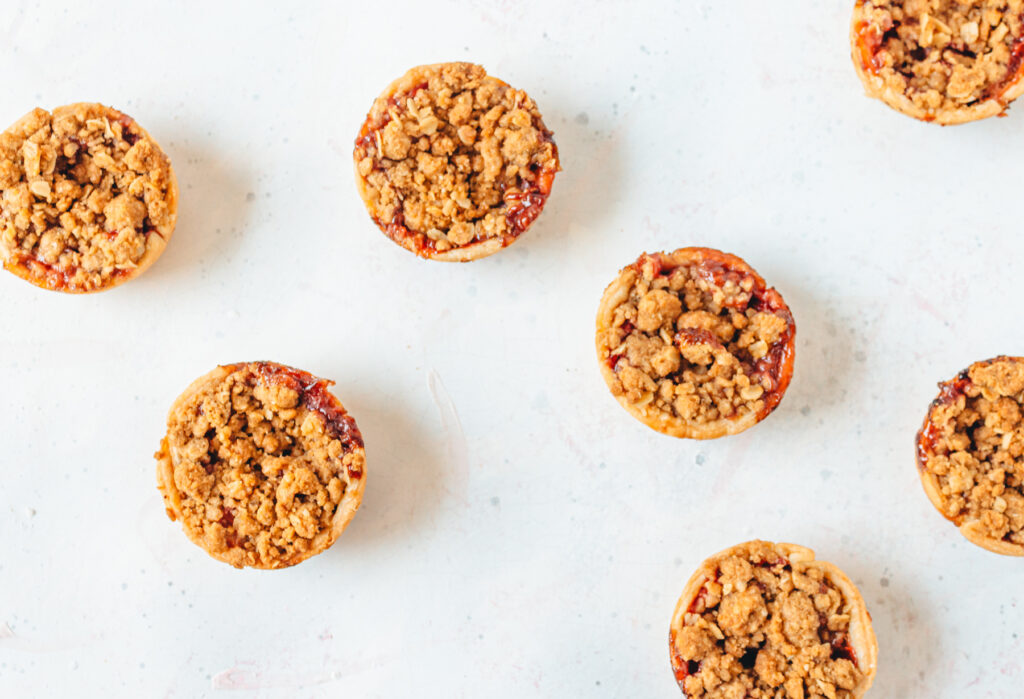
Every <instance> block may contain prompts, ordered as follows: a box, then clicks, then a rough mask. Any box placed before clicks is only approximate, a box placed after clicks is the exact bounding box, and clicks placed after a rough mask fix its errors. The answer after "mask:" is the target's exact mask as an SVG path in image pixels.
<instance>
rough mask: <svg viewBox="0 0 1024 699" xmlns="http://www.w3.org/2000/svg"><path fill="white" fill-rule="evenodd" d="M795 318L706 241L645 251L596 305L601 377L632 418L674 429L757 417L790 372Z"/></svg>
mask: <svg viewBox="0 0 1024 699" xmlns="http://www.w3.org/2000/svg"><path fill="white" fill-rule="evenodd" d="M795 338H796V324H795V323H794V322H793V315H792V314H791V313H790V311H789V307H788V306H786V303H785V301H783V300H782V296H781V295H780V294H779V292H777V291H776V290H775V289H773V288H769V287H768V286H767V285H766V284H765V281H764V279H762V278H761V276H760V275H758V274H757V272H755V271H754V270H753V269H752V268H751V267H750V265H748V264H747V263H746V262H744V261H743V260H742V259H740V258H739V257H736V256H735V255H730V254H728V253H724V252H720V251H718V250H712V249H711V248H681V249H679V250H676V251H675V252H671V253H654V254H650V255H649V254H646V253H645V254H643V255H641V256H640V258H639V259H638V260H637V261H636V262H634V263H633V264H631V265H629V266H627V267H625V268H623V269H622V271H621V272H619V276H618V278H617V279H616V280H615V281H613V282H612V283H611V284H610V285H609V286H608V288H607V289H605V292H604V296H603V297H602V298H601V305H600V307H599V309H598V312H597V334H596V344H597V356H598V359H599V361H600V366H601V372H602V374H603V375H604V379H605V382H606V383H607V384H608V388H610V389H611V392H612V394H613V395H614V396H615V397H616V398H617V399H618V401H619V403H621V404H622V406H623V407H624V408H625V409H626V410H627V411H629V413H630V414H631V415H633V417H635V418H637V419H638V420H640V421H641V422H643V423H644V424H645V425H647V426H648V427H651V428H653V429H655V430H658V431H659V432H663V433H665V434H668V435H671V436H673V437H688V438H692V439H714V438H716V437H722V436H724V435H730V434H736V433H738V432H742V431H743V430H745V429H747V428H749V427H751V426H753V425H755V424H757V423H758V422H759V421H761V420H762V419H763V418H764V417H766V416H767V415H768V414H769V413H770V412H772V411H773V410H774V409H775V407H776V406H777V405H778V404H779V401H781V400H782V396H783V394H784V393H785V392H786V388H787V387H788V386H789V381H790V378H791V377H792V375H793V354H794V342H795Z"/></svg>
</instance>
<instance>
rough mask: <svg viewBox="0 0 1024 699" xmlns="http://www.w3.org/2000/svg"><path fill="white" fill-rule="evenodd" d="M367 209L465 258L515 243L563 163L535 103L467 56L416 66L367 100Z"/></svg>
mask: <svg viewBox="0 0 1024 699" xmlns="http://www.w3.org/2000/svg"><path fill="white" fill-rule="evenodd" d="M353 157H354V159H355V169H356V184H357V186H358V188H359V194H360V195H361V196H362V198H363V201H364V203H365V204H366V208H367V210H368V211H369V212H370V216H371V218H373V220H374V222H375V223H376V224H377V226H378V227H380V229H381V231H383V232H384V234H385V235H387V236H388V237H389V238H391V239H392V240H393V241H395V242H396V243H398V244H399V245H401V246H402V247H404V248H406V249H407V250H411V251H412V252H414V253H416V254H417V255H420V256H422V257H426V258H429V259H433V260H444V261H449V262H452V261H455V262H466V261H469V260H475V259H478V258H481V257H485V256H487V255H490V254H492V253H494V252H497V251H498V250H501V249H502V248H504V247H506V246H508V245H510V244H511V243H513V242H514V241H515V240H516V239H517V238H519V236H520V235H522V234H523V232H524V231H526V229H527V228H529V227H530V226H531V225H532V224H533V222H534V220H535V219H536V218H537V216H539V215H540V212H541V210H542V209H543V208H544V203H545V202H546V201H547V198H548V195H549V194H550V193H551V185H552V183H553V182H554V180H555V173H556V172H558V170H559V164H558V148H557V147H556V146H555V142H554V140H553V139H552V136H551V131H549V130H548V128H547V127H546V126H545V125H544V121H543V120H542V119H541V115H540V111H539V110H538V109H537V105H536V103H535V102H534V101H533V99H531V98H530V96H529V95H527V94H526V93H525V92H523V91H522V90H517V89H515V88H513V87H511V86H509V85H508V84H506V83H504V82H502V81H501V80H498V79H497V78H494V77H491V76H489V75H487V73H486V71H484V69H483V68H481V67H480V66H478V65H474V64H472V63H438V64H435V65H426V66H419V67H416V68H413V69H412V70H410V71H409V72H407V73H406V74H405V75H403V76H402V77H401V78H399V79H398V80H396V81H395V82H393V83H391V85H389V86H388V88H387V89H386V90H384V92H383V94H381V96H380V97H378V98H377V100H376V101H375V102H374V103H373V106H372V107H371V108H370V113H369V114H368V115H367V117H366V121H365V123H364V124H363V127H362V129H361V130H360V131H359V136H358V138H357V139H356V144H355V151H354V153H353Z"/></svg>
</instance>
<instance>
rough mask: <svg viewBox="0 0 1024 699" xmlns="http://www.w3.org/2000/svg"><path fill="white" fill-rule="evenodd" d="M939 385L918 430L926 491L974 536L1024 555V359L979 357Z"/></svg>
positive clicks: (980, 542) (996, 547)
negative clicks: (976, 360)
mask: <svg viewBox="0 0 1024 699" xmlns="http://www.w3.org/2000/svg"><path fill="white" fill-rule="evenodd" d="M939 388H940V391H939V395H938V397H937V398H936V399H935V400H934V401H932V404H931V407H930V408H929V410H928V416H927V417H926V418H925V421H924V425H923V426H922V427H921V431H920V432H918V434H917V467H918V473H919V475H920V476H921V483H922V484H923V485H924V490H925V492H926V493H927V494H928V498H929V499H930V500H931V501H932V504H933V505H935V507H936V509H938V511H939V512H941V513H942V514H943V515H944V516H945V517H946V518H947V519H949V520H950V521H951V522H953V524H955V525H956V526H957V527H959V528H960V531H961V533H963V535H964V536H966V537H967V538H968V539H969V540H970V541H971V542H972V543H975V544H977V545H978V546H981V547H983V548H986V549H988V550H989V551H994V552H996V553H1001V554H1005V555H1009V556H1024V416H1022V410H1024V358H1022V357H996V358H995V359H989V360H986V361H982V362H975V363H974V364H972V365H971V366H969V367H968V368H967V369H965V370H964V371H962V372H960V373H959V374H958V375H957V376H956V377H955V378H953V379H951V380H949V381H946V382H944V383H941V384H939Z"/></svg>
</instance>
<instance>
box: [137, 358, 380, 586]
mask: <svg viewBox="0 0 1024 699" xmlns="http://www.w3.org/2000/svg"><path fill="white" fill-rule="evenodd" d="M198 384H199V385H196V384H193V386H192V387H190V389H189V390H188V391H186V393H185V394H184V395H183V396H182V397H181V398H179V400H178V401H177V402H176V403H175V404H174V407H173V408H172V410H171V415H170V418H169V420H168V431H167V436H166V437H165V438H164V441H163V444H162V445H161V450H160V452H158V453H157V459H158V462H159V467H158V480H159V482H160V488H161V491H162V492H163V493H164V499H165V502H166V504H167V513H168V515H169V516H170V517H171V519H172V520H173V519H181V521H182V525H183V527H184V529H185V532H186V534H188V536H189V538H191V539H192V540H193V541H195V542H196V543H197V544H199V545H200V546H202V547H203V548H205V549H206V550H207V551H208V552H209V553H210V555H211V556H213V557H215V558H218V559H220V560H223V561H225V562H227V563H230V564H232V565H234V566H235V567H242V566H253V567H257V568H281V567H284V566H289V565H294V564H295V563H298V562H300V561H302V560H304V559H306V558H308V557H309V556H312V555H314V554H316V553H320V552H321V551H323V550H325V549H326V548H327V547H328V546H330V545H331V544H332V543H334V540H335V539H336V538H337V536H338V535H339V534H340V533H341V530H342V529H344V527H345V525H346V524H347V523H348V521H349V519H351V517H352V515H353V514H354V512H355V509H356V508H358V506H359V502H360V500H361V498H362V489H363V483H364V474H363V471H364V461H365V460H364V452H363V442H362V437H361V435H360V433H359V430H358V428H356V426H355V422H354V421H353V420H352V418H351V417H349V416H348V414H347V413H345V411H344V408H342V407H341V404H340V403H338V401H337V399H336V398H334V397H333V396H331V395H330V393H328V392H327V385H328V382H326V381H324V380H322V379H316V378H315V377H313V376H311V375H310V374H307V373H305V372H299V371H297V370H294V369H290V368H288V367H283V366H281V365H278V364H273V363H269V362H255V363H250V364H238V365H231V366H228V367H221V368H220V369H218V370H216V371H215V372H213V374H211V375H208V376H207V377H204V379H201V380H200V381H199V382H198Z"/></svg>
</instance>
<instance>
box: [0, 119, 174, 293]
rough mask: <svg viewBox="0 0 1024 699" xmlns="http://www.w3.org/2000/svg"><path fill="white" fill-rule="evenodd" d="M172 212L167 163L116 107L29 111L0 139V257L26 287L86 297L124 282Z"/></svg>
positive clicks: (161, 238) (159, 244)
mask: <svg viewBox="0 0 1024 699" xmlns="http://www.w3.org/2000/svg"><path fill="white" fill-rule="evenodd" d="M176 209H177V189H176V186H175V184H174V182H173V174H172V171H171V164H170V161H169V160H168V158H167V156H166V155H164V153H163V151H161V150H160V147H159V146H158V145H157V144H156V143H155V142H154V141H153V140H152V139H151V138H150V137H149V136H148V135H147V134H146V133H145V131H143V130H142V129H141V128H140V127H139V126H138V125H137V124H136V123H135V122H134V121H133V120H132V119H131V118H130V117H128V116H126V115H124V114H122V113H121V112H119V111H117V110H116V109H112V108H110V107H104V106H102V105H99V104H73V105H69V106H66V107H60V108H58V109H55V110H54V111H53V113H52V114H51V113H49V112H47V111H45V110H43V109H35V110H33V111H32V112H30V113H29V114H28V115H26V116H25V117H24V118H22V119H20V120H19V121H18V122H17V123H16V124H14V125H13V126H12V127H11V128H9V129H8V130H7V131H5V132H4V133H3V134H2V135H0V255H2V257H3V262H4V266H5V267H6V268H8V269H10V270H12V271H15V273H18V274H19V276H23V277H25V278H26V279H28V280H29V281H31V282H33V283H34V284H37V285H39V286H42V287H44V288H49V289H55V290H59V291H72V292H86V291H97V290H100V289H104V288H108V287H110V286H113V285H115V284H117V283H119V282H120V281H123V280H124V279H125V278H127V277H131V276H133V273H134V272H135V270H136V269H137V268H138V267H139V265H140V263H143V260H144V258H145V257H146V254H147V251H149V250H150V249H153V250H154V251H155V252H156V253H157V254H158V253H159V251H160V250H162V249H163V245H164V244H165V243H166V239H167V238H169V237H170V235H171V233H172V232H173V230H174V221H175V215H176Z"/></svg>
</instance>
